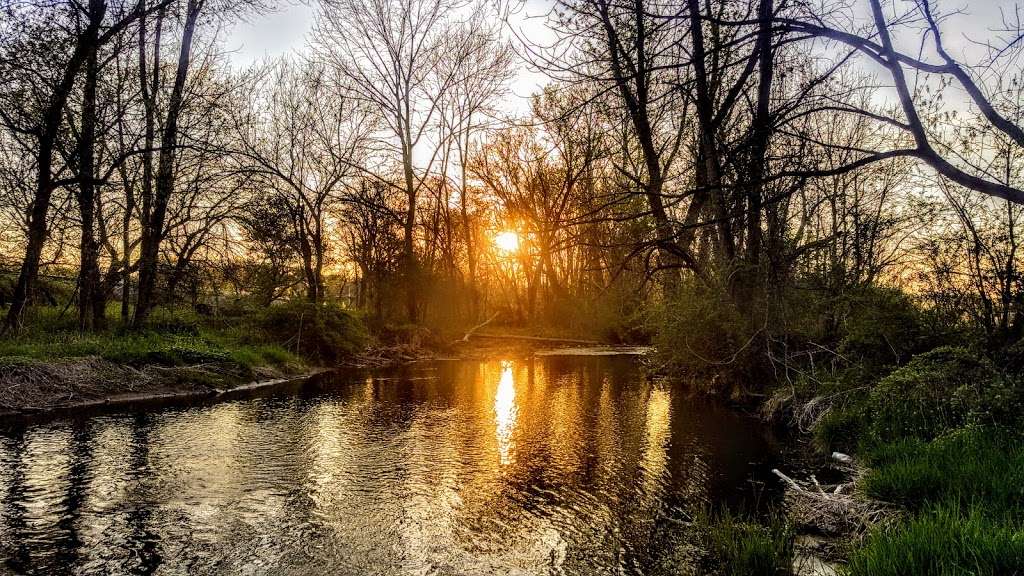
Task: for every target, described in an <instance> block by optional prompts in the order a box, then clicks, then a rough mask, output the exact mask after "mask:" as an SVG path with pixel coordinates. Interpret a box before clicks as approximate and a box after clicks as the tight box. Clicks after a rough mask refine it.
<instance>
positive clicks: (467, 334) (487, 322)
mask: <svg viewBox="0 0 1024 576" xmlns="http://www.w3.org/2000/svg"><path fill="white" fill-rule="evenodd" d="M497 317H498V313H497V312H495V313H494V315H493V316H491V317H490V318H488V319H487V320H484V321H483V322H481V323H480V324H477V325H476V326H473V327H472V328H470V329H469V331H468V332H466V335H465V336H463V337H462V339H461V340H456V341H455V342H454V343H455V344H459V343H465V342H469V339H470V338H471V337H472V336H473V333H475V332H476V331H477V330H479V329H481V328H483V327H484V326H487V325H488V324H490V323H491V322H494V319H495V318H497Z"/></svg>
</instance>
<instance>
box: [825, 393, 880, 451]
mask: <svg viewBox="0 0 1024 576" xmlns="http://www.w3.org/2000/svg"><path fill="white" fill-rule="evenodd" d="M870 425H871V417H870V413H869V411H868V406H867V403H866V402H863V401H857V400H854V401H851V402H847V403H845V404H842V405H837V406H834V407H833V408H832V409H831V410H829V412H828V414H826V415H825V416H824V417H822V418H821V420H820V421H818V423H817V426H815V428H814V442H815V444H816V445H817V446H818V448H820V449H821V450H822V451H823V452H826V453H827V452H832V451H833V450H844V451H853V450H854V449H855V448H857V447H858V446H857V444H858V442H859V441H860V439H861V438H863V437H864V433H865V432H866V431H867V430H868V427H869V426H870Z"/></svg>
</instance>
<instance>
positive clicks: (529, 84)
mask: <svg viewBox="0 0 1024 576" xmlns="http://www.w3.org/2000/svg"><path fill="white" fill-rule="evenodd" d="M1018 1H1019V0H972V1H971V2H969V3H966V2H963V1H962V0H939V2H938V5H939V6H940V7H941V9H942V10H943V11H944V12H947V13H950V12H954V11H960V12H961V13H959V14H955V15H953V16H952V17H951V18H950V19H949V20H947V21H946V22H945V24H944V25H943V36H944V41H945V42H946V45H947V48H948V49H949V51H950V52H951V53H952V54H953V55H954V56H957V57H963V58H964V60H965V61H966V62H971V61H975V60H976V58H977V57H978V56H979V55H980V54H981V53H982V49H981V48H979V46H978V45H977V42H984V41H986V40H989V39H994V33H993V32H992V31H991V30H992V29H995V28H1000V27H1001V26H1002V19H1003V17H1002V14H1005V15H1006V16H1007V17H1008V19H1009V20H1011V21H1012V20H1015V19H1016V17H1015V16H1014V14H1015V3H1016V2H1018ZM900 5H904V6H906V5H907V2H906V1H905V0H897V4H896V6H897V7H899V6H900ZM548 6H550V0H526V6H525V9H524V10H523V11H521V12H520V13H519V14H517V15H514V16H513V17H512V18H511V19H510V24H509V25H510V26H512V27H514V28H515V30H516V32H517V34H519V35H520V36H522V37H525V38H528V39H530V40H533V41H537V40H545V39H550V38H551V32H550V31H549V30H547V28H546V26H545V25H544V23H543V18H542V17H540V16H543V15H544V14H545V13H546V12H547V10H548ZM854 10H855V11H856V12H857V15H858V17H864V18H868V17H869V16H870V12H869V11H868V10H867V7H866V6H865V5H863V3H862V4H861V5H860V6H857V7H855V9H854ZM315 14H316V4H315V2H308V3H297V2H296V3H292V2H287V1H282V2H281V7H280V8H279V9H278V10H276V11H274V12H270V13H266V14H263V15H260V16H257V17H251V18H250V19H249V20H247V21H244V22H238V23H236V24H235V25H233V26H232V27H231V28H230V29H229V30H227V31H226V32H227V34H226V35H225V37H226V38H227V45H228V48H229V49H231V50H232V52H231V58H232V61H233V62H234V64H235V65H236V66H238V67H245V66H248V65H250V64H252V63H254V62H257V61H259V60H261V59H264V58H268V57H269V58H273V57H277V56H281V55H285V54H302V53H303V52H304V51H305V50H307V49H308V43H307V42H308V35H309V32H310V30H311V28H312V26H313V21H314V18H315ZM918 40H919V38H915V39H913V40H912V42H916V41H918ZM897 42H898V43H899V38H897ZM902 48H903V49H905V50H907V51H908V52H913V51H915V50H916V46H908V45H904V46H902ZM546 82H547V80H546V77H545V76H544V75H543V74H542V73H539V72H536V71H530V70H528V69H527V67H526V66H525V65H524V64H520V67H519V71H518V74H517V76H516V78H515V80H514V81H513V82H512V85H511V86H510V94H509V95H508V96H507V97H506V100H505V102H504V103H503V108H504V109H505V111H506V112H507V113H509V114H512V115H522V114H525V113H526V112H527V111H528V109H529V97H530V95H531V94H533V93H534V92H536V91H538V90H539V89H540V87H541V86H543V85H544V84H545V83H546Z"/></svg>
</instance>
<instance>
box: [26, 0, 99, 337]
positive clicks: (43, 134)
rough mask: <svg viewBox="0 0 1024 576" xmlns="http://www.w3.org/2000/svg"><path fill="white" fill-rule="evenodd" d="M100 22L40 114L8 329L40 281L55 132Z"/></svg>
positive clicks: (93, 23)
mask: <svg viewBox="0 0 1024 576" xmlns="http://www.w3.org/2000/svg"><path fill="white" fill-rule="evenodd" d="M93 6H97V7H100V6H102V8H103V9H105V5H104V4H103V2H102V0H90V7H93ZM97 9H99V8H97ZM101 20H102V17H101V18H100V19H98V20H97V19H92V20H90V22H89V24H88V26H87V27H86V29H85V30H84V31H83V32H82V34H81V35H80V36H79V37H78V39H77V41H76V42H75V46H74V49H73V50H72V52H71V57H70V58H68V62H67V64H66V65H65V67H64V71H63V73H62V75H61V78H60V81H59V82H58V83H57V86H56V87H55V88H54V91H53V94H51V95H50V100H49V102H48V103H47V104H46V108H45V111H44V112H43V116H42V122H41V123H40V126H39V132H38V145H39V148H38V150H37V152H36V191H35V195H34V198H33V199H32V205H31V208H30V212H29V222H28V243H27V245H26V247H25V257H24V258H23V259H22V262H21V269H20V271H19V272H18V280H17V282H16V283H15V285H14V294H13V295H12V298H11V307H10V309H8V311H7V320H6V327H7V329H11V330H19V329H20V328H21V326H22V323H23V321H24V316H25V311H26V309H27V307H28V305H29V300H30V298H31V295H32V290H33V289H34V288H35V284H36V280H37V279H38V278H39V262H40V260H41V259H42V255H43V246H44V245H45V244H46V237H47V233H48V231H49V227H48V224H49V223H48V222H47V218H48V215H49V211H50V199H51V197H52V196H53V190H54V182H53V152H54V146H55V145H56V142H57V133H58V131H59V130H60V125H61V120H62V118H63V112H64V106H65V105H66V104H67V101H68V98H69V97H70V95H71V91H72V89H73V88H74V85H75V79H76V78H77V77H78V74H79V72H80V71H81V69H82V66H83V65H84V64H85V61H86V58H87V57H88V56H89V53H90V51H91V50H92V49H93V47H91V46H88V45H87V42H86V39H87V38H89V37H92V36H94V35H95V34H96V32H97V31H98V30H99V25H100V21H101Z"/></svg>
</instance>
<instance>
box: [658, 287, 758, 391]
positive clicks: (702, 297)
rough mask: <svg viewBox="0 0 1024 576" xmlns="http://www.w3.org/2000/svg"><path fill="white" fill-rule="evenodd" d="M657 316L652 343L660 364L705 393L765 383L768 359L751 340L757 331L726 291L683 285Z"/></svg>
mask: <svg viewBox="0 0 1024 576" xmlns="http://www.w3.org/2000/svg"><path fill="white" fill-rule="evenodd" d="M654 316H655V317H657V318H660V319H661V325H660V327H659V330H658V331H657V335H656V337H655V340H654V342H655V347H656V349H657V350H658V353H659V354H660V355H661V356H662V360H663V361H664V362H665V364H666V365H667V366H668V367H669V368H670V369H672V370H673V371H675V372H677V373H680V374H685V375H688V376H690V377H692V378H694V379H695V380H698V381H699V382H702V384H703V386H704V387H705V391H706V392H711V393H721V392H724V391H726V390H727V389H728V387H731V386H733V385H736V384H743V385H749V384H751V383H757V384H762V383H763V381H762V378H761V377H762V376H763V375H764V374H765V372H766V367H765V364H766V361H767V358H766V356H765V354H764V350H763V349H762V348H761V347H760V346H758V345H756V344H755V343H754V342H753V339H754V337H755V336H756V333H757V328H755V327H753V326H752V325H751V321H752V320H750V319H749V318H748V315H746V314H744V313H743V312H742V311H741V310H740V309H739V307H738V306H737V305H736V304H735V302H733V300H732V299H731V298H730V297H729V296H728V295H727V294H726V293H725V291H724V290H723V289H718V288H716V287H708V286H705V285H703V284H702V283H701V282H700V281H699V280H687V281H684V282H683V285H682V286H681V287H680V289H679V291H678V292H677V293H676V294H675V295H674V296H673V297H672V298H671V299H670V300H669V301H668V302H667V303H666V304H664V310H662V311H659V312H657V313H655V314H654Z"/></svg>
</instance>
